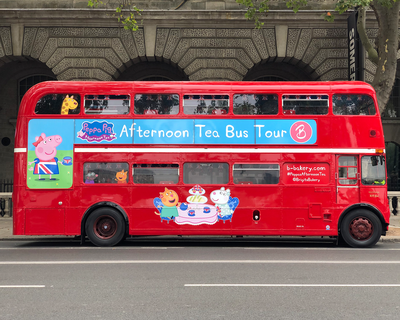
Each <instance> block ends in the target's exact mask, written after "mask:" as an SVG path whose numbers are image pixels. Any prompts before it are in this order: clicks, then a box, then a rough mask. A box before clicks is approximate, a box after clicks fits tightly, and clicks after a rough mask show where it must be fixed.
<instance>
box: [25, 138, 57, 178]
mask: <svg viewBox="0 0 400 320" xmlns="http://www.w3.org/2000/svg"><path fill="white" fill-rule="evenodd" d="M35 140H36V142H34V143H33V145H34V146H35V154H36V156H37V158H36V159H35V160H34V161H32V162H29V163H28V164H29V165H31V164H32V163H35V166H34V167H33V168H29V170H30V171H33V174H37V175H39V180H45V179H44V178H41V175H49V179H50V180H56V179H55V178H52V177H51V176H52V175H53V174H59V171H58V163H61V164H62V162H61V161H58V159H57V158H56V154H57V149H56V148H57V146H58V145H59V144H60V143H61V142H62V138H61V136H58V135H54V136H49V137H46V135H45V134H44V133H42V134H41V135H40V137H35Z"/></svg>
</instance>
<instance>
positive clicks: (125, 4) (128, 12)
mask: <svg viewBox="0 0 400 320" xmlns="http://www.w3.org/2000/svg"><path fill="white" fill-rule="evenodd" d="M88 6H89V7H91V8H98V7H99V6H102V7H107V6H108V2H103V1H101V0H89V1H88ZM142 11H143V10H141V9H139V8H137V7H136V6H135V4H133V3H132V2H131V1H129V0H121V1H120V3H119V5H118V6H117V7H116V8H115V13H114V14H113V16H114V17H116V18H117V20H118V22H121V23H122V25H123V26H124V28H125V29H127V30H132V31H137V30H138V29H139V24H138V22H137V20H136V17H137V16H140V15H141V12H142Z"/></svg>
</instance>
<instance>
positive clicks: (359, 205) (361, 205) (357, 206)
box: [338, 203, 387, 236]
mask: <svg viewBox="0 0 400 320" xmlns="http://www.w3.org/2000/svg"><path fill="white" fill-rule="evenodd" d="M355 209H367V210H369V211H371V212H372V213H374V214H375V215H376V216H377V217H378V218H379V220H380V221H381V224H382V230H381V235H382V236H384V235H386V227H387V223H386V221H385V219H384V217H383V214H382V213H381V212H380V211H379V210H378V209H377V208H375V207H374V206H373V205H370V204H368V203H356V204H353V205H351V206H350V207H347V208H346V209H345V210H344V211H343V212H342V214H341V215H340V218H339V221H338V231H339V234H340V231H341V230H340V226H341V225H342V221H343V219H344V217H345V216H346V215H347V214H348V213H349V212H351V211H353V210H355Z"/></svg>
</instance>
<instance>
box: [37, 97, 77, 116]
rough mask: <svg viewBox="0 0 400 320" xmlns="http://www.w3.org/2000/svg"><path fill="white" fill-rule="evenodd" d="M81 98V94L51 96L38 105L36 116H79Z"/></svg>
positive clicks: (40, 101) (41, 100) (42, 99)
mask: <svg viewBox="0 0 400 320" xmlns="http://www.w3.org/2000/svg"><path fill="white" fill-rule="evenodd" d="M80 111H81V98H80V95H79V94H73V93H72V94H57V93H54V94H49V95H47V96H44V97H42V98H40V99H39V101H38V102H37V103H36V107H35V113H36V114H61V115H68V114H79V113H80Z"/></svg>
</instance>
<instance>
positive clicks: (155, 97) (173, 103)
mask: <svg viewBox="0 0 400 320" xmlns="http://www.w3.org/2000/svg"><path fill="white" fill-rule="evenodd" d="M178 113H179V95H177V94H136V95H135V114H147V115H151V114H178Z"/></svg>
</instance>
